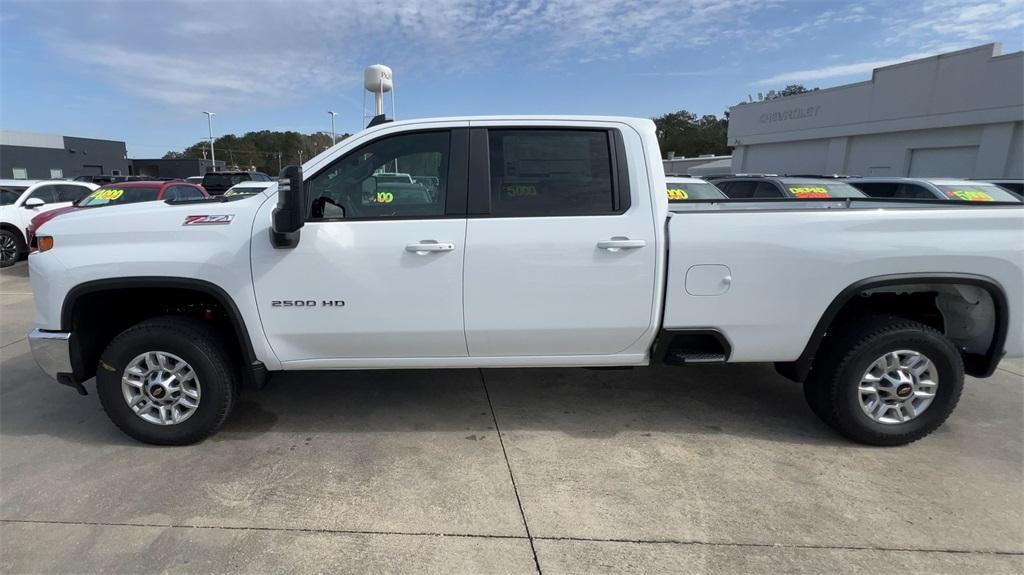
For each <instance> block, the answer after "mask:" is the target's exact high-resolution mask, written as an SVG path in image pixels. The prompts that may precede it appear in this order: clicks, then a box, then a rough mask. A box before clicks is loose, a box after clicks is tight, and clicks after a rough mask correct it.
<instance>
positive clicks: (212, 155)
mask: <svg viewBox="0 0 1024 575" xmlns="http://www.w3.org/2000/svg"><path fill="white" fill-rule="evenodd" d="M203 113H204V114H206V123H207V125H208V126H209V128H210V161H211V162H212V163H213V171H214V172H216V171H217V155H216V154H215V153H214V152H213V117H214V116H216V115H217V114H215V113H213V112H203Z"/></svg>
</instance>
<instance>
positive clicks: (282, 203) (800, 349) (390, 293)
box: [30, 117, 1024, 445]
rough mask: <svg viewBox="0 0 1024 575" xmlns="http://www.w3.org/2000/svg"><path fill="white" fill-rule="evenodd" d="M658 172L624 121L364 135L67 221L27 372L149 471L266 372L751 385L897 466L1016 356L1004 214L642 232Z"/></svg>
mask: <svg viewBox="0 0 1024 575" xmlns="http://www.w3.org/2000/svg"><path fill="white" fill-rule="evenodd" d="M660 157H661V154H660V151H659V149H658V142H657V138H656V136H655V128H654V124H653V123H652V122H650V121H649V120H639V119H630V118H598V117H573V118H552V117H498V118H455V119H437V120H415V121H404V122H392V123H385V124H382V125H378V126H375V127H373V128H370V129H367V130H365V131H363V132H362V133H360V134H357V135H355V136H353V137H350V138H348V139H346V140H344V141H343V142H341V143H339V144H337V145H336V146H334V147H332V148H331V149H329V150H328V151H326V152H324V153H322V154H320V155H319V156H317V157H315V158H313V159H312V160H310V161H309V162H307V163H305V164H304V165H303V166H301V167H299V166H294V167H289V168H286V169H285V170H284V171H283V172H282V177H281V179H280V180H279V182H278V183H277V184H274V185H271V186H270V187H269V188H268V189H267V190H265V191H263V192H260V193H257V194H255V195H249V196H241V197H237V198H211V199H208V200H192V201H181V200H178V201H168V202H164V203H153V204H138V205H130V206H123V207H122V208H121V209H118V210H82V211H81V213H71V214H67V215H66V216H64V217H61V218H58V219H56V220H54V221H53V222H50V224H49V225H48V226H47V228H46V230H45V233H46V235H45V237H41V238H40V251H39V252H38V253H35V254H33V255H32V256H31V257H30V273H31V279H32V287H33V291H34V293H35V305H36V316H35V324H36V328H37V329H36V330H35V331H33V332H32V334H31V335H30V343H31V346H32V351H33V354H34V356H35V358H36V360H37V362H38V363H39V365H40V366H41V367H42V368H43V369H44V370H45V371H46V372H47V373H49V374H50V375H51V376H53V377H54V378H55V379H56V380H57V381H59V382H61V383H64V384H67V385H70V386H72V387H75V388H77V389H78V390H79V391H80V392H81V393H83V394H84V393H85V388H84V386H83V382H85V381H86V380H88V379H90V378H92V377H94V376H95V378H96V390H97V393H98V395H99V398H100V401H101V403H102V405H103V408H104V409H105V410H106V412H107V414H108V415H109V416H110V418H111V419H112V420H113V422H114V423H115V424H116V425H117V426H118V427H120V428H121V429H122V430H123V431H125V432H126V433H127V434H129V435H131V436H132V437H135V438H137V439H139V440H141V441H145V442H150V443H157V444H185V443H190V442H195V441H198V440H201V439H202V438H204V437H207V436H209V435H210V434H212V433H214V432H215V431H217V429H218V428H219V427H220V425H221V424H222V423H223V421H224V420H225V418H226V417H227V416H228V414H229V413H230V412H231V408H232V406H233V405H234V404H235V401H236V397H237V394H238V393H239V390H240V389H241V388H244V387H257V388H258V387H260V386H261V385H262V383H263V382H264V381H265V380H266V378H267V376H268V373H269V372H276V371H281V370H326V369H377V368H402V369H405V368H423V369H436V368H466V367H478V368H498V367H540V366H580V367H601V366H644V365H648V364H651V363H668V364H688V363H722V362H775V364H776V368H777V370H778V371H779V372H781V373H783V374H784V375H786V376H788V377H790V378H791V379H793V380H796V381H800V382H803V385H804V390H805V395H806V398H807V400H808V402H809V403H810V406H811V408H812V409H813V411H814V412H815V413H816V414H818V415H819V416H820V417H821V418H822V419H823V420H824V421H826V422H827V423H828V424H830V425H831V426H833V427H834V428H835V429H837V430H838V431H839V432H841V433H843V434H844V435H846V436H847V437H849V438H852V439H853V440H856V441H860V442H864V443H869V444H877V445H897V444H904V443H907V442H910V441H913V440H916V439H919V438H921V437H923V436H925V435H927V434H928V433H929V432H931V431H932V430H934V429H935V428H937V427H938V426H939V425H941V424H942V422H943V421H944V420H945V419H946V418H947V416H949V414H950V413H951V412H952V411H953V409H954V407H955V405H956V403H957V400H958V399H959V396H960V392H961V389H962V386H963V378H964V373H965V372H966V373H967V374H970V375H974V376H976V377H986V376H988V375H990V374H991V373H992V372H993V370H994V369H995V368H996V365H997V363H998V362H999V360H1000V358H1001V357H1003V355H1004V353H1008V354H1010V355H1014V356H1019V355H1020V354H1021V329H1022V327H1021V326H1022V324H1021V308H1020V305H1021V301H1022V298H1024V293H1022V272H1021V270H1022V261H1021V260H1022V253H1021V249H1020V243H1019V240H1020V234H1021V229H1022V224H1024V218H1022V211H1021V208H1020V204H1017V205H1016V206H1009V205H998V204H991V205H986V206H985V207H969V208H968V207H965V206H962V205H958V204H956V203H949V204H946V203H943V204H942V206H941V207H940V206H932V205H929V206H924V205H920V204H915V203H913V202H912V201H907V202H899V203H893V202H891V201H888V202H887V201H886V200H874V199H870V198H854V199H845V200H838V201H837V200H829V201H821V202H822V203H820V204H816V203H814V200H801V199H789V200H780V201H779V202H774V203H772V202H766V201H763V202H758V203H757V205H756V206H754V208H753V209H752V208H751V206H750V205H747V204H745V203H744V201H743V200H723V199H717V200H713V201H712V202H713V203H714V206H713V209H699V208H700V202H701V200H695V201H693V202H690V203H687V204H686V206H685V207H684V209H681V211H676V212H674V213H672V214H671V215H670V213H669V210H668V201H667V198H666V194H665V189H666V188H665V175H664V172H663V171H662V165H661V160H660ZM394 173H408V174H413V175H414V176H413V177H414V178H415V179H416V180H417V181H420V180H423V181H431V182H434V181H436V182H437V185H436V186H431V187H429V188H428V187H425V186H418V185H411V184H408V183H405V184H397V183H395V182H394V178H390V177H387V174H394ZM377 175H381V177H380V179H378V178H377ZM44 248H45V249H44ZM724 392H725V393H727V392H728V390H724Z"/></svg>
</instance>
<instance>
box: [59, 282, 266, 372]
mask: <svg viewBox="0 0 1024 575" xmlns="http://www.w3.org/2000/svg"><path fill="white" fill-rule="evenodd" d="M146 292H158V293H175V294H178V295H181V296H187V295H189V294H199V295H200V296H201V297H202V298H203V301H207V302H209V301H212V302H215V303H216V304H217V305H218V306H219V307H220V309H222V310H223V313H224V315H225V316H226V319H227V323H228V325H229V326H230V331H231V332H233V333H232V335H233V336H234V338H233V341H232V342H231V343H233V344H235V345H236V346H237V351H238V352H239V354H240V356H241V360H242V362H241V363H242V366H241V367H242V374H243V377H244V380H243V381H244V382H245V383H246V384H247V385H249V386H255V387H261V386H262V385H263V383H264V381H265V379H266V375H267V373H266V368H265V366H264V365H263V363H262V362H261V361H260V360H259V359H258V358H257V357H256V353H255V351H254V349H253V345H252V340H251V339H250V338H249V332H248V330H247V329H246V325H245V320H244V318H243V317H242V313H241V312H240V311H239V309H238V306H237V305H236V304H235V301H234V300H233V299H232V298H231V296H230V295H229V294H228V293H227V292H226V291H224V289H223V288H221V287H220V286H218V285H216V284H214V283H211V282H208V281H205V280H200V279H195V278H184V277H170V276H166V277H165V276H136V277H123V278H108V279H100V280H92V281H88V282H84V283H81V284H78V285H76V286H75V287H73V288H71V289H70V290H68V292H67V294H66V295H65V296H64V302H63V304H62V306H61V314H60V325H61V330H62V331H66V332H71V333H72V334H73V335H72V338H73V339H72V354H71V355H72V357H71V359H72V366H73V367H74V368H75V376H76V377H75V378H76V379H77V380H78V381H84V380H85V379H88V378H89V377H92V375H94V372H95V363H94V362H91V361H90V360H91V359H93V358H94V357H93V356H95V358H96V359H98V357H99V356H98V352H99V351H102V350H96V349H91V348H90V345H89V342H87V341H82V340H86V339H87V338H85V337H78V338H77V339H79V341H77V342H76V341H74V340H75V339H76V335H75V334H76V332H78V331H80V330H79V329H78V328H79V327H80V325H78V324H80V318H81V314H82V313H83V312H84V310H83V308H82V307H81V306H80V304H82V302H85V301H88V300H89V299H90V298H91V297H95V296H106V297H107V298H112V297H117V296H125V295H129V294H131V295H142V294H145V293H146ZM93 313H95V311H93ZM108 341H109V340H108ZM104 345H105V343H104Z"/></svg>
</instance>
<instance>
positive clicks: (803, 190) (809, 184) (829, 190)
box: [782, 180, 864, 198]
mask: <svg viewBox="0 0 1024 575" xmlns="http://www.w3.org/2000/svg"><path fill="white" fill-rule="evenodd" d="M782 185H784V186H785V187H786V190H788V191H789V193H790V194H792V195H793V197H795V198H863V197H864V192H862V191H860V190H858V189H857V188H855V187H853V186H851V185H850V184H844V183H841V182H819V181H815V180H804V181H801V180H784V181H783V182H782Z"/></svg>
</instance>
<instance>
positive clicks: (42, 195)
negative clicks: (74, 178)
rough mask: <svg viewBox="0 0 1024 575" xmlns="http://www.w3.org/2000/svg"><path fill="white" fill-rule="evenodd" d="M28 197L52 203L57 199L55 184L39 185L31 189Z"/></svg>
mask: <svg viewBox="0 0 1024 575" xmlns="http://www.w3.org/2000/svg"><path fill="white" fill-rule="evenodd" d="M29 198H36V199H40V200H43V201H44V202H46V203H48V204H52V203H54V202H56V201H57V186H39V187H38V188H36V189H35V190H33V191H32V194H31V195H29ZM26 199H28V198H26Z"/></svg>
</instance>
